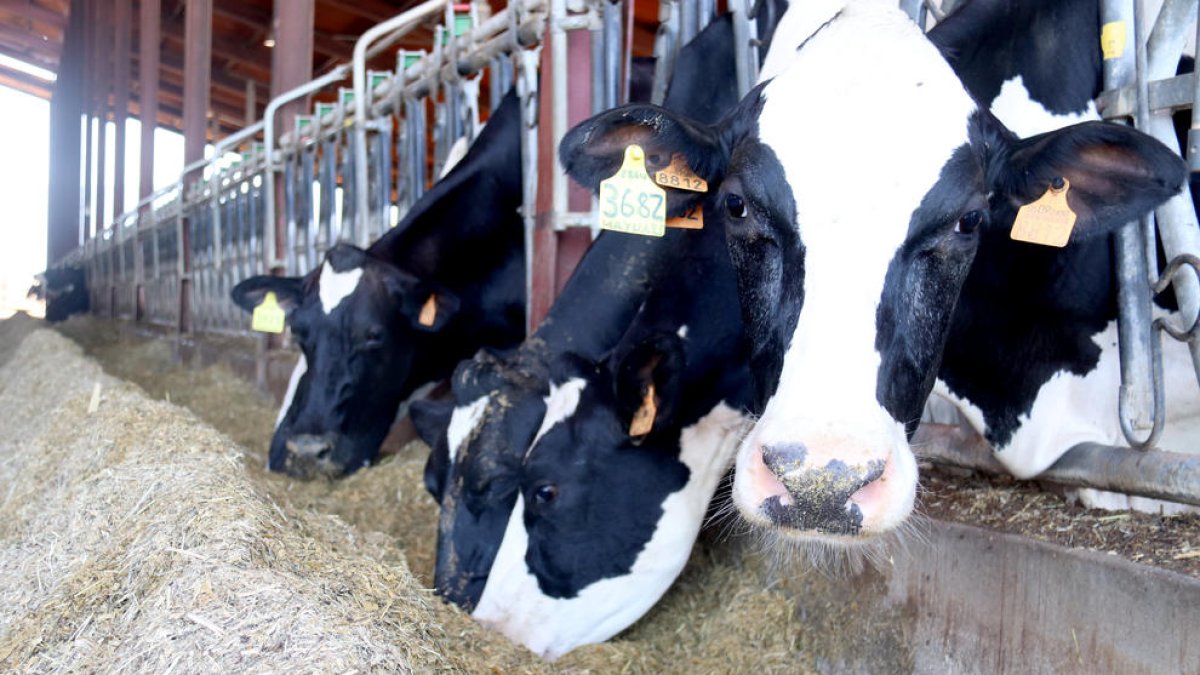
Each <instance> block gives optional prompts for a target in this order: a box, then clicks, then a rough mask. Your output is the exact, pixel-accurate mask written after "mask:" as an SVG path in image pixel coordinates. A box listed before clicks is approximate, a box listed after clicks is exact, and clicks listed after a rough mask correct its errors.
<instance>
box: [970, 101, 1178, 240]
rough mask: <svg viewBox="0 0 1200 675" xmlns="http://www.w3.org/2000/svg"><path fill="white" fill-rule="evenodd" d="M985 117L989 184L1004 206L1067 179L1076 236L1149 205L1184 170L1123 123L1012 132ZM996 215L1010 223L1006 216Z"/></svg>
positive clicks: (1167, 193)
mask: <svg viewBox="0 0 1200 675" xmlns="http://www.w3.org/2000/svg"><path fill="white" fill-rule="evenodd" d="M984 123H985V125H986V126H990V127H991V128H992V129H991V131H990V132H989V136H988V147H989V149H990V151H989V152H988V156H987V159H986V170H987V179H988V186H989V188H990V189H991V190H992V191H993V193H994V194H995V196H996V198H997V199H999V200H1003V201H1001V202H1000V203H999V204H998V206H999V207H1000V208H1001V210H1002V211H1004V212H1005V214H1007V212H1008V211H1010V210H1011V211H1012V213H1015V212H1016V210H1017V209H1019V208H1020V207H1022V206H1024V205H1026V204H1030V203H1033V202H1034V201H1036V200H1038V199H1039V198H1041V197H1042V196H1043V195H1046V194H1047V191H1048V190H1049V189H1050V188H1051V187H1054V188H1061V187H1063V186H1067V194H1066V200H1067V204H1068V205H1069V206H1070V208H1071V210H1072V211H1074V212H1075V214H1076V221H1075V228H1074V231H1073V234H1072V235H1071V238H1072V240H1074V241H1080V240H1083V239H1089V238H1092V237H1097V236H1101V235H1105V234H1108V233H1109V232H1112V231H1113V230H1115V229H1116V228H1118V227H1120V226H1122V225H1124V224H1125V223H1127V222H1129V221H1131V220H1134V219H1135V218H1138V217H1140V216H1142V215H1143V214H1145V213H1147V212H1149V211H1150V210H1151V209H1153V208H1155V207H1156V206H1158V205H1159V204H1161V203H1163V202H1165V201H1166V200H1167V199H1169V198H1170V197H1171V196H1173V195H1175V194H1176V193H1178V192H1179V189H1180V187H1182V185H1183V180H1184V178H1185V176H1186V175H1187V169H1186V166H1185V165H1184V163H1183V160H1182V159H1181V158H1180V157H1179V156H1178V155H1177V154H1175V153H1174V152H1172V151H1171V150H1169V149H1168V148H1167V147H1166V146H1164V145H1163V144H1162V143H1160V142H1158V141H1157V140H1155V139H1153V138H1151V137H1150V136H1147V135H1146V134H1143V133H1141V132H1140V131H1136V130H1134V129H1132V128H1130V127H1127V126H1123V125H1120V124H1113V123H1109V122H1084V123H1082V124H1075V125H1072V126H1069V127H1064V128H1062V129H1058V130H1056V131H1051V132H1049V133H1045V134H1039V135H1037V136H1031V137H1029V138H1026V139H1017V138H1016V136H1014V135H1013V134H1012V133H1011V132H1009V131H1008V130H1007V129H1004V128H1003V126H1002V125H1000V122H999V121H997V120H995V118H992V117H991V116H990V115H988V116H987V119H985V121H984ZM997 127H999V128H998V129H997ZM994 203H995V202H994ZM997 215H999V214H997ZM994 221H995V224H996V225H999V226H1001V227H1006V228H1007V227H1012V217H1011V216H1008V217H1003V218H995V219H994Z"/></svg>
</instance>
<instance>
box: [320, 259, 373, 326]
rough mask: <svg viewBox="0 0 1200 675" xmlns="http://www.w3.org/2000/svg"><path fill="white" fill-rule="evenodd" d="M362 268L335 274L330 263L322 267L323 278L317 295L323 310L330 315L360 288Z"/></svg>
mask: <svg viewBox="0 0 1200 675" xmlns="http://www.w3.org/2000/svg"><path fill="white" fill-rule="evenodd" d="M362 273H363V271H362V268H361V267H355V268H354V269H351V270H346V271H345V272H335V271H334V270H333V265H330V264H329V262H328V261H326V262H325V264H324V265H322V266H321V277H320V279H319V281H318V284H317V285H318V289H317V294H318V296H319V297H320V298H321V309H322V310H323V311H324V312H325V313H326V314H330V313H332V312H333V310H334V309H336V308H337V306H338V305H339V304H341V302H342V301H343V300H345V299H346V298H347V297H348V296H349V295H350V294H351V293H353V292H354V289H355V288H357V287H358V280H359V279H361V278H362Z"/></svg>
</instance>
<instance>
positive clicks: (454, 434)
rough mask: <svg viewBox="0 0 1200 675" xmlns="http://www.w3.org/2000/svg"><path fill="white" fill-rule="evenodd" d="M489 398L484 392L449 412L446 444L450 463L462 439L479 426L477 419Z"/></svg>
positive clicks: (456, 453)
mask: <svg viewBox="0 0 1200 675" xmlns="http://www.w3.org/2000/svg"><path fill="white" fill-rule="evenodd" d="M490 400H491V397H490V396H488V395H486V394H485V395H483V396H480V397H479V398H477V399H475V400H474V401H471V402H470V403H468V404H467V405H464V406H459V407H457V408H455V409H454V412H452V413H450V424H449V426H447V427H446V446H447V447H448V448H449V451H450V463H451V464H453V463H454V458H455V457H456V456H457V455H458V449H459V448H460V447H462V444H463V441H465V440H467V436H470V435H471V432H472V431H475V428H476V427H478V426H479V420H481V419H482V418H483V411H484V410H485V409H487V404H488V401H490Z"/></svg>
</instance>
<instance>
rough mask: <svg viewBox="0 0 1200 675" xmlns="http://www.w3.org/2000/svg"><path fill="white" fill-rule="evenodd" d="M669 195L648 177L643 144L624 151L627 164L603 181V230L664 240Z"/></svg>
mask: <svg viewBox="0 0 1200 675" xmlns="http://www.w3.org/2000/svg"><path fill="white" fill-rule="evenodd" d="M666 216H667V195H666V192H665V191H664V190H663V189H662V188H660V187H659V186H657V185H655V184H654V181H653V180H651V179H650V176H649V175H647V174H646V153H645V151H643V150H642V147H641V146H640V145H631V146H629V147H627V148H625V161H624V163H622V164H621V168H620V169H618V170H617V173H616V174H614V175H613V176H611V177H609V178H606V179H604V180H603V181H601V182H600V229H602V230H615V231H617V232H628V233H630V234H640V235H643V236H646V237H661V236H663V234H665V233H666V231H667V217H666Z"/></svg>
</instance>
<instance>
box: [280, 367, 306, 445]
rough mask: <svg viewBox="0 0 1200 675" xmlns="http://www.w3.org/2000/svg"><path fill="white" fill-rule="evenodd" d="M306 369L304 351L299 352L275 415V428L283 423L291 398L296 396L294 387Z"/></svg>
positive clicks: (298, 384)
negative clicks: (277, 412)
mask: <svg viewBox="0 0 1200 675" xmlns="http://www.w3.org/2000/svg"><path fill="white" fill-rule="evenodd" d="M307 370H308V361H307V360H305V358H304V352H301V353H300V358H299V359H298V360H297V361H296V367H295V368H293V369H292V377H291V378H289V379H288V388H287V392H286V393H285V394H284V395H283V404H282V405H280V406H279V414H278V415H276V416H275V428H276V429H278V428H279V425H280V424H283V418H284V417H285V416H286V415H287V411H288V409H289V408H291V407H292V400H293V399H295V398H296V387H298V386H300V378H301V377H303V376H304V372H305V371H307Z"/></svg>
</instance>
